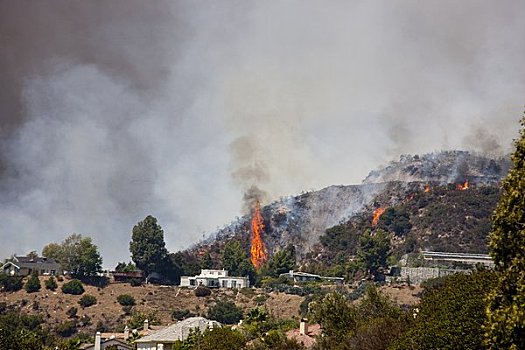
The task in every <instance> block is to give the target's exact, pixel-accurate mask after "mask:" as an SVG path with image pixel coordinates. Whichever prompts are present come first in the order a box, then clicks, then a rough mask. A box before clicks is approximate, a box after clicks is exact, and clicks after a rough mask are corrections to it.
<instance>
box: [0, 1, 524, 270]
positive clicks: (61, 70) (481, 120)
mask: <svg viewBox="0 0 525 350" xmlns="http://www.w3.org/2000/svg"><path fill="white" fill-rule="evenodd" d="M524 32H525V3H524V2H523V1H521V0H513V1H503V2H497V3H496V2H488V1H487V2H479V1H474V0H466V1H462V2H461V3H458V2H457V1H449V0H445V1H443V0H440V1H425V2H421V1H395V0H394V1H393V0H384V1H367V2H362V1H331V2H328V3H326V2H323V3H322V4H321V3H320V2H319V1H304V0H301V1H299V0H297V1H282V2H280V1H279V2H278V1H272V2H255V1H253V2H250V1H240V0H238V1H235V0H231V1H222V2H216V1H175V2H174V1H155V2H151V1H148V2H145V1H142V0H140V1H139V0H121V1H119V0H116V1H111V2H106V1H104V2H103V1H96V0H95V1H81V0H77V1H75V0H73V1H71V0H67V1H60V0H55V1H46V0H41V1H37V2H25V1H1V2H0V76H1V77H2V89H0V108H1V111H0V118H2V120H1V124H0V136H1V138H0V140H1V141H0V151H1V154H0V176H1V181H0V237H1V238H2V245H1V247H0V256H4V257H6V256H8V255H10V254H12V253H18V254H21V253H26V252H28V251H29V250H32V249H36V250H39V251H40V250H41V248H42V246H43V245H45V244H46V243H48V242H52V241H61V240H62V239H63V238H64V237H65V236H66V235H68V234H70V233H73V232H77V233H81V234H84V235H90V236H92V237H93V239H94V241H95V243H96V244H98V245H99V247H100V250H101V252H102V255H103V256H104V258H105V265H106V266H107V267H112V266H114V264H115V263H116V262H117V261H118V260H123V259H126V260H127V259H128V255H129V252H128V243H129V240H130V236H131V229H132V227H133V225H134V224H135V223H136V222H137V221H139V220H141V219H143V218H144V217H145V216H147V215H148V214H152V215H154V216H155V217H157V218H158V220H159V223H160V224H161V225H162V226H163V228H164V230H165V233H166V242H167V245H168V248H169V249H170V250H176V249H180V248H183V247H186V246H188V245H189V244H191V243H193V242H195V241H197V240H198V239H199V238H202V235H203V234H204V233H208V232H210V231H212V230H214V229H215V228H216V227H217V226H220V225H223V224H226V223H228V222H229V221H230V220H232V219H233V218H234V217H235V216H236V215H239V214H240V213H242V210H243V205H244V204H245V203H244V201H243V195H245V194H247V195H250V194H253V191H250V189H258V191H261V192H260V194H259V195H262V196H265V197H264V200H265V201H269V200H272V199H276V198H278V197H280V196H286V195H289V194H296V193H299V192H301V191H303V190H310V189H313V188H321V187H324V186H327V185H331V184H342V183H358V182H360V180H361V179H362V178H364V176H365V175H366V174H367V173H368V172H369V171H370V170H371V169H373V168H375V167H376V166H377V165H378V164H381V163H385V162H387V161H389V160H390V159H394V158H395V159H397V158H398V156H399V154H401V153H428V152H432V151H434V150H442V149H453V148H468V149H474V150H477V151H481V152H488V153H493V154H497V153H505V152H509V151H510V149H511V148H510V147H511V141H512V139H513V138H514V137H516V135H517V130H518V127H519V125H518V120H519V118H520V116H521V114H522V108H523V104H524V103H523V98H524V96H525V60H524V57H525V41H524V40H521V39H522V38H521V36H522V33H524Z"/></svg>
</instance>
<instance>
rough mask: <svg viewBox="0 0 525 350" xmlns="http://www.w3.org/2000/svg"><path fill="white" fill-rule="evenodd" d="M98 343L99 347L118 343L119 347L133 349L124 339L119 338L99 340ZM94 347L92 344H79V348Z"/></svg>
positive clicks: (88, 349) (87, 348) (84, 349)
mask: <svg viewBox="0 0 525 350" xmlns="http://www.w3.org/2000/svg"><path fill="white" fill-rule="evenodd" d="M100 345H101V348H105V347H108V346H111V345H118V347H119V349H120V348H124V349H129V350H131V349H133V347H132V346H131V345H129V344H128V343H126V342H125V341H122V340H119V339H106V340H102V341H100ZM94 348H95V345H94V344H84V345H81V346H80V347H79V349H80V350H91V349H94Z"/></svg>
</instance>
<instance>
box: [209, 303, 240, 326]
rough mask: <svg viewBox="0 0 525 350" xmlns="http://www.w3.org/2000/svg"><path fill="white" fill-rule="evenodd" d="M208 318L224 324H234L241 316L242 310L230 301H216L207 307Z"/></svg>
mask: <svg viewBox="0 0 525 350" xmlns="http://www.w3.org/2000/svg"><path fill="white" fill-rule="evenodd" d="M208 318H209V319H211V320H215V321H218V322H220V323H224V324H235V323H237V322H239V320H240V319H241V318H242V310H241V309H239V308H238V307H237V306H236V305H235V303H234V302H232V301H218V302H217V304H215V305H214V306H212V307H210V308H209V309H208Z"/></svg>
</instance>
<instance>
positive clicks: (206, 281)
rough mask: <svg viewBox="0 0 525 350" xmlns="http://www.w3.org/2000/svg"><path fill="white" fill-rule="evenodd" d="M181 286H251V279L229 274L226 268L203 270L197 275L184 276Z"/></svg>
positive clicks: (181, 279)
mask: <svg viewBox="0 0 525 350" xmlns="http://www.w3.org/2000/svg"><path fill="white" fill-rule="evenodd" d="M180 286H181V287H193V286H195V287H197V286H206V287H211V288H216V287H222V288H249V287H250V280H249V278H248V277H247V276H246V277H234V276H228V271H226V270H201V274H200V275H197V276H193V277H191V276H182V277H181V278H180Z"/></svg>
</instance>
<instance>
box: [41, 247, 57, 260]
mask: <svg viewBox="0 0 525 350" xmlns="http://www.w3.org/2000/svg"><path fill="white" fill-rule="evenodd" d="M61 252H62V246H61V245H60V244H58V243H49V244H48V245H46V246H45V247H44V248H43V249H42V255H43V256H45V257H46V258H48V259H54V260H56V261H60V258H61Z"/></svg>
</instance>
